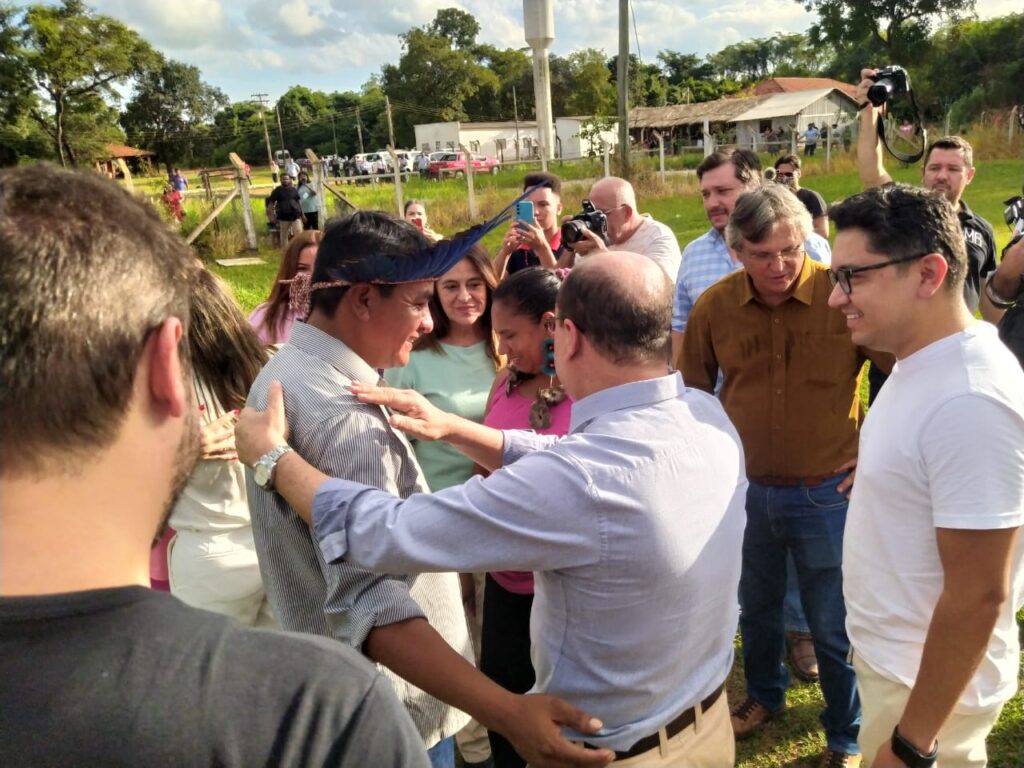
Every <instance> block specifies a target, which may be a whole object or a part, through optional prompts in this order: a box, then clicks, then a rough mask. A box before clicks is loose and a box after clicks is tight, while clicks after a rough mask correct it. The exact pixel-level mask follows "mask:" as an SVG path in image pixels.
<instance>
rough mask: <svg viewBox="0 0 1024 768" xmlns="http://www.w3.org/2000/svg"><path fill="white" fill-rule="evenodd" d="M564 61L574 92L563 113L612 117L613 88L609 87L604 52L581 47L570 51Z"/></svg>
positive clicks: (608, 74) (609, 76) (613, 107)
mask: <svg viewBox="0 0 1024 768" xmlns="http://www.w3.org/2000/svg"><path fill="white" fill-rule="evenodd" d="M566 58H567V60H568V62H569V75H570V78H571V80H572V83H573V89H572V92H571V93H570V94H569V97H568V99H567V100H566V104H565V109H566V112H565V114H569V115H614V114H615V104H616V98H615V86H614V85H612V81H611V74H610V73H609V72H608V67H607V62H606V59H605V54H604V51H601V50H598V49H597V48H584V49H582V50H579V51H573V52H572V53H570V54H569V55H568V56H567V57H566ZM556 114H557V113H556Z"/></svg>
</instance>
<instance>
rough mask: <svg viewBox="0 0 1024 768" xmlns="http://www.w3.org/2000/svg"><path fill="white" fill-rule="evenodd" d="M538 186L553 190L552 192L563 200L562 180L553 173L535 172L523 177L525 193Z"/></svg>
mask: <svg viewBox="0 0 1024 768" xmlns="http://www.w3.org/2000/svg"><path fill="white" fill-rule="evenodd" d="M538 184H543V185H544V186H546V187H549V188H550V189H551V192H552V193H553V194H554V195H555V196H556V197H559V198H561V196H562V180H561V179H560V178H559V177H558V176H555V174H553V173H548V172H547V171H534V172H533V173H528V174H526V175H525V176H524V177H523V191H524V192H525V191H526V190H528V189H530V188H531V187H536V186H537V185H538Z"/></svg>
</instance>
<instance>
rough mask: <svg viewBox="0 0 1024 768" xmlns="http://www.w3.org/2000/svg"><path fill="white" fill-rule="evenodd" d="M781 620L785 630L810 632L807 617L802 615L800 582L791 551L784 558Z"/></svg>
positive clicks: (807, 633)
mask: <svg viewBox="0 0 1024 768" xmlns="http://www.w3.org/2000/svg"><path fill="white" fill-rule="evenodd" d="M782 620H783V624H784V626H785V627H786V631H787V632H802V633H803V634H805V635H809V634H811V628H810V627H809V626H807V617H806V616H804V607H803V606H802V605H801V604H800V582H799V580H798V579H797V576H796V563H795V562H793V553H792V552H790V553H789V557H787V558H786V602H785V603H783V606H782Z"/></svg>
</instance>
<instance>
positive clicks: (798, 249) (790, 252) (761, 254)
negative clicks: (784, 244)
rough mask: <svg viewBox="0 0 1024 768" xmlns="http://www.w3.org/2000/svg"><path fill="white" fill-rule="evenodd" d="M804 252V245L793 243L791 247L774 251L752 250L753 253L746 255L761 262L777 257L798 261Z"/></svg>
mask: <svg viewBox="0 0 1024 768" xmlns="http://www.w3.org/2000/svg"><path fill="white" fill-rule="evenodd" d="M803 253H804V247H803V245H791V246H789V248H783V249H782V250H781V251H775V252H774V253H769V252H767V251H752V252H751V253H748V254H746V256H747V257H748V258H750V259H753V260H754V261H759V262H765V261H775V259H782V260H783V261H796V260H797V259H799V258H800V257H801V256H802V255H803Z"/></svg>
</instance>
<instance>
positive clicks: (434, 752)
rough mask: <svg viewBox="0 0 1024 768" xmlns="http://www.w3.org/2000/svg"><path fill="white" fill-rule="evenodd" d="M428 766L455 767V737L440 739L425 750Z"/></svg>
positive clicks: (438, 767) (436, 767)
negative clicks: (428, 761)
mask: <svg viewBox="0 0 1024 768" xmlns="http://www.w3.org/2000/svg"><path fill="white" fill-rule="evenodd" d="M427 759H428V760H430V768H455V737H454V736H449V737H448V738H447V739H442V740H441V741H439V742H437V744H435V745H434V746H432V747H431V748H430V749H428V750H427Z"/></svg>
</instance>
